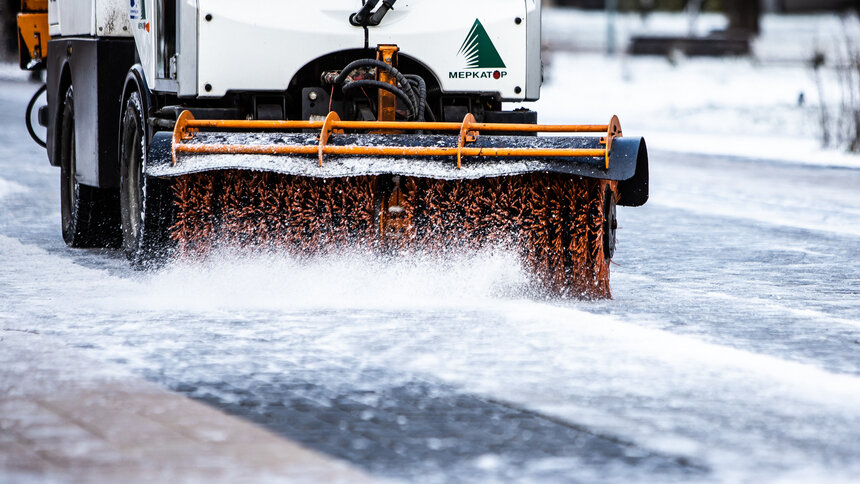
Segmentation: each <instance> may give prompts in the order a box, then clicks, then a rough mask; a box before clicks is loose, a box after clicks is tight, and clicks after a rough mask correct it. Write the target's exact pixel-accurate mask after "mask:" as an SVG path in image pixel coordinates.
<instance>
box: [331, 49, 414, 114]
mask: <svg viewBox="0 0 860 484" xmlns="http://www.w3.org/2000/svg"><path fill="white" fill-rule="evenodd" d="M359 67H377V68H380V69H385V70H386V71H388V73H389V74H391V75H392V76H394V79H395V80H396V81H397V84H398V85H399V86H402V87H401V89H403V91H404V92H405V93H406V95H408V96H409V99H417V98H416V97H415V93H414V92H412V85H411V84H410V83H409V81H408V80H407V79H406V76H404V75H403V74H402V73H401V72H400V71H398V70H397V68H396V67H394V66H392V65H390V64H386V63H385V62H382V61H381V60H377V59H358V60H356V61H352V62H350V63H349V64H347V66H346V67H344V68H343V70H342V71H341V72H340V75H338V76H337V78H335V80H334V83H335V84H337V85H340V84H343V83H344V82H346V78H347V77H349V75H350V74H352V71H354V70H356V69H358V68H359ZM412 104H413V105H414V104H415V103H414V102H413V103H412Z"/></svg>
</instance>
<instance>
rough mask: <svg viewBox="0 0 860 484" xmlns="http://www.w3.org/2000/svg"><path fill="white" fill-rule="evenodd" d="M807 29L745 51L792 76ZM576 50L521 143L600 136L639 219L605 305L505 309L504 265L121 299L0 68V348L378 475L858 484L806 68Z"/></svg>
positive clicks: (188, 288)
mask: <svg viewBox="0 0 860 484" xmlns="http://www.w3.org/2000/svg"><path fill="white" fill-rule="evenodd" d="M590 15H591V14H583V13H549V15H548V28H547V31H548V35H554V34H552V32H553V31H554V29H558V28H559V27H557V23H558V22H560V21H561V20H564V19H565V18H568V16H569V19H568V20H569V21H570V22H572V23H571V25H572V27H571V29H570V30H571V31H573V32H579V31H580V30H578V29H580V27H581V31H582V32H586V33H587V31H588V29H598V28H599V25H598V22H597V21H595V22H588V20H590V19H591V17H590ZM807 18H813V17H795V18H790V19H782V18H768V19H766V22H765V25H766V29H767V28H768V27H767V26H769V25H773V26H777V27H779V28H778V29H776V27H774V29H775V30H778V31H779V32H782V33H781V34H780V38H781V39H782V40H780V42H789V41H791V42H792V43H791V44H790V45H789V47H790V49H789V51H790V52H801V51H802V50H803V48H804V47H805V46H806V42H807V40H808V38H809V35H806V34H804V35H798V36H797V37H796V38H795V37H793V36H791V35H785V32H787V31H789V30H791V29H792V28H794V27H797V30H798V32H801V33H802V32H811V31H812V30H814V29H812V28H811V27H809V26H808V24H807V23H806V22H807V21H806V20H804V19H807ZM595 19H596V17H595ZM814 19H818V20H816V21H820V22H821V23H822V25H830V24H831V23H832V22H834V21H835V20H834V19H832V18H825V17H814ZM628 21H629V22H638V19H635V18H628ZM654 21H655V23H662V24H665V25H667V26H670V27H671V26H678V25H680V26H682V27H683V25H684V22H685V20H684V19H683V18H679V17H671V16H665V17H655V19H654ZM706 21H707V22H712V23H713V24H714V25H717V26H718V24H719V22H720V19H719V18H717V17H709V19H706ZM837 24H838V22H837ZM595 25H597V27H595ZM673 28H674V27H673ZM577 35H578V34H577ZM810 35H811V34H810ZM575 38H576V37H574V39H575ZM768 38H769V37H767V34H766V36H765V37H764V38H763V40H762V42H771V41H769V40H766V39H768ZM768 45H769V44H768ZM596 48H599V45H598V46H597V47H596ZM582 50H585V51H586V52H582V51H580V52H567V51H565V52H562V51H556V52H554V53H553V57H552V64H551V68H550V71H548V76H549V78H548V79H549V83H548V84H547V85H546V86H545V88H544V99H542V101H541V102H539V103H538V105H537V107H536V109H538V110H539V112H540V114H541V119H542V121H545V122H552V121H558V122H565V123H569V122H579V121H582V122H587V123H593V122H599V121H600V120H603V119H606V120H608V119H609V116H610V115H611V114H618V115H619V116H621V120H622V125H623V126H624V128H625V133H626V134H627V135H641V134H644V135H646V136H647V139H648V142H649V144H650V147H651V150H652V151H651V162H652V166H651V168H652V172H651V173H652V188H651V190H652V199H651V201H650V202H649V204H648V205H646V206H645V207H642V208H636V209H621V210H620V213H619V217H620V224H621V230H620V231H619V238H620V240H619V247H618V252H617V256H616V259H615V262H616V264H615V265H614V266H613V269H612V270H613V288H614V295H615V299H614V300H612V301H604V302H572V301H543V300H534V299H530V298H528V297H527V296H526V295H525V294H523V293H521V292H519V291H518V290H519V288H520V285H521V283H522V282H523V277H522V274H521V273H520V269H519V265H518V264H517V262H516V260H515V259H513V258H511V257H509V256H507V255H506V254H479V255H477V256H474V255H470V256H467V257H464V258H462V259H459V260H447V261H435V260H397V261H392V260H380V259H376V258H373V257H369V256H362V255H355V254H353V255H344V256H342V257H335V258H327V259H321V260H311V261H296V260H289V259H283V258H277V257H268V258H251V259H248V258H243V257H239V256H235V255H229V254H227V255H225V256H224V257H223V258H219V259H217V260H214V261H211V262H208V263H205V264H175V265H172V266H169V267H167V268H166V269H164V270H162V271H159V272H154V273H138V272H135V271H132V270H131V269H129V267H128V264H127V263H126V261H125V260H124V258H123V257H122V256H121V255H120V254H119V253H118V252H116V251H86V250H71V249H68V248H66V247H65V246H64V245H63V242H62V238H61V237H60V233H59V202H58V194H59V188H58V181H59V180H58V178H59V172H58V170H57V169H55V168H52V167H49V166H48V164H47V161H46V160H45V155H44V151H43V150H41V149H39V148H38V147H36V146H35V145H33V144H32V143H31V142H30V141H29V140H28V139H27V137H26V133H25V130H24V128H23V125H22V123H21V119H20V118H21V113H22V112H23V108H24V105H25V103H26V100H27V96H28V95H29V93H31V92H32V91H33V90H35V86H34V85H27V84H24V83H23V82H22V79H23V78H24V77H23V76H19V75H17V74H12V73H9V74H4V72H6V71H4V70H3V69H0V77H2V78H3V79H0V123H2V125H3V127H4V129H2V130H0V329H5V328H12V329H18V330H33V331H38V332H39V333H41V334H44V335H47V336H49V337H53V338H56V339H59V340H61V341H63V342H65V343H67V344H69V345H72V346H74V347H77V348H79V349H80V350H81V351H83V352H86V354H87V355H88V356H90V357H93V358H98V359H100V360H102V361H104V362H105V364H106V365H107V364H111V365H119V366H122V367H124V368H126V369H127V370H130V371H132V372H134V373H136V374H138V375H142V376H144V377H146V378H148V379H150V380H152V381H154V382H156V383H158V384H160V385H163V386H165V387H167V388H170V389H172V390H175V391H179V392H182V393H185V394H187V395H190V396H192V397H194V398H198V399H200V400H203V401H206V402H209V403H212V404H213V405H216V406H218V407H219V408H222V409H225V410H226V411H229V412H231V413H234V414H236V415H240V416H242V417H245V418H248V419H250V420H252V421H254V422H257V423H259V424H261V425H265V426H266V427H268V428H270V429H272V430H273V431H275V432H278V433H280V434H282V435H285V436H288V437H290V438H293V439H296V440H298V441H300V442H302V443H304V444H305V445H308V446H310V447H313V448H315V449H318V450H321V451H323V452H327V453H329V454H331V455H335V456H338V457H341V458H344V459H348V460H350V461H352V462H355V463H356V464H358V465H360V466H362V467H364V468H366V469H368V470H370V471H371V472H373V473H375V474H376V475H380V476H385V477H394V478H403V479H406V480H410V481H414V482H450V481H469V482H511V481H520V482H609V483H611V482H618V483H621V482H623V483H629V482H661V483H662V482H726V483H729V482H731V483H735V482H749V483H759V482H780V483H789V482H791V483H834V482H835V483H839V482H845V483H849V482H856V481H857V476H858V475H860V406H858V404H857V402H860V358H858V354H860V353H858V349H860V266H858V262H857V261H858V260H860V229H858V227H860V195H858V187H860V167H858V164H857V161H856V160H857V158H856V157H855V156H853V155H844V154H841V153H840V152H839V151H838V150H831V151H823V152H822V151H820V150H818V149H817V144H816V143H817V132H816V122H815V113H816V103H817V102H816V95H815V91H816V89H815V85H814V81H813V78H812V77H811V73H810V72H809V71H808V68H807V67H805V66H804V65H803V64H802V63H799V62H796V59H792V58H789V57H786V58H785V59H775V60H779V62H775V61H773V62H771V60H774V59H770V58H769V59H770V60H768V59H753V60H749V59H731V60H713V59H710V60H702V59H676V60H674V61H673V63H670V62H669V61H667V60H665V59H659V58H641V59H640V58H632V57H618V58H615V57H612V58H606V57H604V56H603V55H602V54H599V53H596V52H587V50H589V49H582ZM789 61H791V62H789ZM4 76H5V77H4ZM800 91H803V92H804V93H805V94H806V98H807V100H806V103H807V104H806V105H805V106H803V107H798V106H797V96H798V93H799V92H800ZM753 141H754V142H753ZM768 147H769V148H768ZM0 475H2V474H0ZM0 480H2V479H0Z"/></svg>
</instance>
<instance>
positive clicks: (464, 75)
mask: <svg viewBox="0 0 860 484" xmlns="http://www.w3.org/2000/svg"><path fill="white" fill-rule="evenodd" d="M457 55H458V56H461V57H462V58H463V60H464V61H465V66H464V69H465V70H463V71H454V72H449V73H448V78H449V79H501V78H503V77H505V76H507V75H508V72H507V71H505V70H503V69H505V68H506V67H507V66H506V65H505V62H504V61H503V60H502V56H501V55H499V51H498V50H497V49H496V46H495V44H493V39H491V38H490V35H489V34H488V33H487V30H486V29H485V28H484V26H483V25H482V24H481V21H480V20H478V19H475V23H474V24H472V30H470V31H469V34H468V35H466V40H464V41H463V45H461V46H460V51H459V52H457Z"/></svg>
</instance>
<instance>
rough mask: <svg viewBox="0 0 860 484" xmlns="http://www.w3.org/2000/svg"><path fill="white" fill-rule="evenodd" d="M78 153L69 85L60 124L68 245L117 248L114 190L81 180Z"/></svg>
mask: <svg viewBox="0 0 860 484" xmlns="http://www.w3.org/2000/svg"><path fill="white" fill-rule="evenodd" d="M76 172H77V156H76V154H75V101H74V90H73V89H72V87H69V88H68V89H67V90H66V93H65V96H64V98H63V117H62V121H61V127H60V214H61V217H62V230H63V240H64V241H65V242H66V244H67V245H68V246H69V247H116V246H117V245H118V244H119V211H118V205H119V203H118V200H117V194H116V192H115V191H111V190H103V189H99V188H96V187H92V186H88V185H82V184H80V183H78V181H77V177H76V176H75V175H76Z"/></svg>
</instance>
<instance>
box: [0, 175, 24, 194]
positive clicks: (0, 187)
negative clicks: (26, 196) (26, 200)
mask: <svg viewBox="0 0 860 484" xmlns="http://www.w3.org/2000/svg"><path fill="white" fill-rule="evenodd" d="M26 191H27V188H26V187H24V186H22V185H19V184H17V183H15V182H12V181H9V180H4V179H2V178H0V199H2V198H5V197H8V196H9V195H14V194H16V193H24V192H26Z"/></svg>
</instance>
